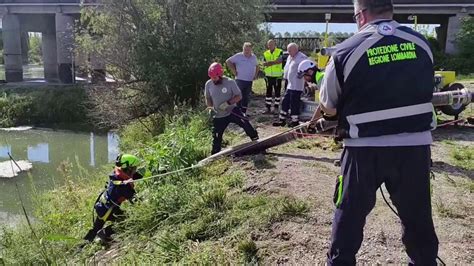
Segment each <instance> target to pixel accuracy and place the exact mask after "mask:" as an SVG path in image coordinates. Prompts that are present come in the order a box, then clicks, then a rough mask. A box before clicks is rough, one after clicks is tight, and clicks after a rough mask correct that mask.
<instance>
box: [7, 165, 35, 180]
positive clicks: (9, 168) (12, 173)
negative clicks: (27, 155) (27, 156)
mask: <svg viewBox="0 0 474 266" xmlns="http://www.w3.org/2000/svg"><path fill="white" fill-rule="evenodd" d="M12 163H13V162H11V161H4V162H1V163H0V178H12V177H15V176H17V175H18V174H19V173H20V172H21V171H20V169H18V166H16V165H15V163H13V169H12ZM17 164H18V165H19V166H20V168H21V170H22V171H23V172H26V171H29V170H30V169H31V168H33V164H32V163H30V162H28V161H17Z"/></svg>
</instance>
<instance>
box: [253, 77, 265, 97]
mask: <svg viewBox="0 0 474 266" xmlns="http://www.w3.org/2000/svg"><path fill="white" fill-rule="evenodd" d="M266 86H267V85H266V84H265V79H263V78H260V79H257V80H254V81H253V85H252V91H253V93H255V94H256V95H260V96H265V94H266V93H267V87H266Z"/></svg>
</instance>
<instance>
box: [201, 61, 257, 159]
mask: <svg viewBox="0 0 474 266" xmlns="http://www.w3.org/2000/svg"><path fill="white" fill-rule="evenodd" d="M208 75H209V78H210V79H209V80H208V81H207V82H206V85H205V98H206V104H207V107H208V109H209V110H211V111H212V112H213V116H214V117H213V120H212V122H213V129H212V137H213V142H212V154H214V153H217V152H219V151H220V150H221V145H222V137H223V135H224V131H225V130H226V128H227V126H228V125H229V124H230V123H234V124H237V125H239V126H240V127H242V128H243V129H244V131H245V133H246V134H247V136H249V138H250V139H251V140H257V139H258V133H257V131H256V130H255V129H254V128H253V127H252V125H251V124H250V122H249V119H248V117H247V116H245V115H244V113H243V112H242V110H241V109H240V108H239V107H237V103H238V102H239V101H240V100H241V99H242V93H241V92H240V89H239V87H238V86H237V84H236V83H235V81H234V80H232V79H230V78H228V77H224V69H223V68H222V65H221V64H219V63H212V64H211V65H210V66H209V69H208Z"/></svg>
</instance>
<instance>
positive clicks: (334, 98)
mask: <svg viewBox="0 0 474 266" xmlns="http://www.w3.org/2000/svg"><path fill="white" fill-rule="evenodd" d="M341 94H342V89H341V86H340V84H339V80H338V79H337V76H336V68H335V65H334V61H333V59H332V58H331V59H330V60H329V64H328V65H327V67H326V71H325V73H324V79H323V82H322V84H321V91H320V96H319V101H320V103H321V104H322V105H324V106H325V107H327V108H331V109H336V107H337V103H338V101H339V97H340V96H341ZM432 142H433V138H432V136H431V132H430V131H424V132H416V133H401V134H394V135H385V136H380V137H367V138H355V139H344V146H346V147H397V146H421V145H430V144H431V143H432Z"/></svg>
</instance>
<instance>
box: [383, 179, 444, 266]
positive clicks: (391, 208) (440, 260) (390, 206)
mask: <svg viewBox="0 0 474 266" xmlns="http://www.w3.org/2000/svg"><path fill="white" fill-rule="evenodd" d="M379 190H380V193H381V194H382V198H383V200H384V201H385V204H387V206H388V207H389V208H390V210H392V212H393V213H394V214H395V215H396V216H397V217H398V218H400V215H399V214H398V212H397V211H396V210H395V209H394V208H393V207H392V205H391V204H390V203H389V202H388V200H387V198H385V194H384V193H383V190H382V185H380V187H379ZM436 258H437V259H438V260H439V262H440V263H441V265H446V263H444V261H443V260H442V259H441V258H440V257H439V256H436Z"/></svg>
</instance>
